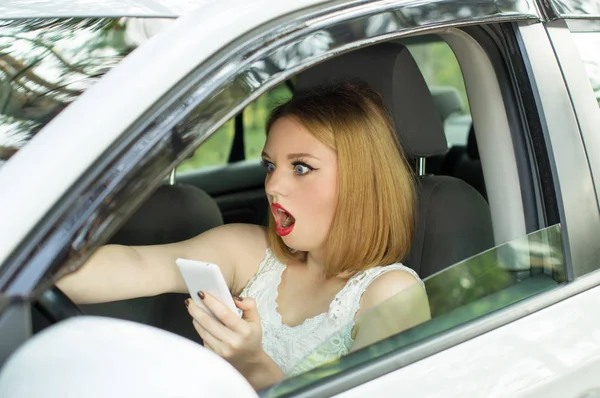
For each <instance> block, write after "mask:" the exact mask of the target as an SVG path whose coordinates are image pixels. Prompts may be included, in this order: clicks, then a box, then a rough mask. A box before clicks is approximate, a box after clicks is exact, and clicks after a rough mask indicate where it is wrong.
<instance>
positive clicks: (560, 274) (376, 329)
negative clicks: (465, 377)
mask: <svg viewBox="0 0 600 398" xmlns="http://www.w3.org/2000/svg"><path fill="white" fill-rule="evenodd" d="M566 280H567V279H566V271H565V262H564V258H563V249H562V240H561V227H560V225H554V226H551V227H548V228H546V229H542V230H539V231H536V232H533V233H531V234H529V235H527V236H523V237H521V238H518V239H515V240H513V241H510V242H508V243H505V244H503V245H500V246H497V247H495V248H493V249H490V250H487V251H485V252H483V253H480V254H479V255H476V256H473V257H471V258H469V259H466V260H464V261H461V262H459V263H457V264H454V265H453V266H451V267H449V268H447V269H445V270H443V271H441V272H439V273H437V274H435V275H432V276H430V277H428V278H426V279H425V280H424V284H425V289H426V291H427V297H428V300H429V306H430V310H431V319H430V320H429V321H426V322H424V323H421V324H419V325H417V326H415V327H412V328H410V329H406V330H394V327H395V325H398V324H402V322H397V318H398V317H402V316H403V314H405V313H406V310H407V309H406V308H405V306H406V303H407V302H410V301H411V297H413V296H414V295H415V293H416V290H417V289H422V287H421V285H420V284H415V285H413V286H412V287H411V288H409V289H406V290H404V291H402V292H400V293H399V294H397V295H396V296H394V297H392V298H391V299H388V300H386V301H385V302H383V303H381V304H379V305H378V306H377V307H375V308H373V309H372V310H370V311H367V312H366V313H364V314H363V315H361V316H360V317H357V318H356V319H355V325H354V328H355V329H357V330H358V329H363V328H366V329H367V330H369V329H370V330H371V333H370V334H371V335H372V336H374V340H375V341H374V342H373V343H372V344H370V345H368V346H365V347H363V348H360V349H358V350H354V349H352V350H351V352H350V353H349V354H348V355H346V356H343V357H341V358H340V359H338V360H335V361H333V362H330V363H327V364H325V365H322V366H318V367H315V364H316V363H318V362H319V357H320V356H321V354H320V353H321V350H323V349H327V347H329V346H330V345H331V341H332V340H335V339H339V338H340V335H339V333H336V334H334V335H333V336H331V337H330V338H329V339H328V340H327V341H325V342H324V343H323V344H322V345H320V346H319V347H317V348H316V349H315V350H314V351H312V352H311V353H310V354H309V355H308V356H307V357H305V358H304V359H303V360H302V361H300V363H298V364H297V365H296V368H295V369H294V370H293V371H292V374H297V376H295V377H291V378H288V379H285V380H283V381H282V382H280V383H278V384H276V385H274V386H273V387H271V388H270V389H269V390H265V396H268V397H274V396H281V395H285V394H287V393H290V392H293V391H298V390H300V389H302V388H304V387H307V386H309V385H311V384H313V383H315V382H317V381H320V380H323V379H325V378H326V379H330V378H333V377H337V376H340V375H342V374H343V373H344V372H346V371H348V370H350V369H355V368H357V367H361V366H363V365H365V364H367V363H370V362H372V361H374V360H377V359H379V358H382V357H384V356H387V355H390V354H399V353H402V352H403V351H405V350H406V349H408V348H409V347H414V346H415V345H418V344H419V343H421V342H423V341H425V340H430V339H432V338H434V339H444V333H445V332H447V331H450V330H452V329H454V328H457V327H460V326H461V325H466V324H469V323H471V322H474V321H476V320H478V319H482V318H484V317H486V316H493V313H494V312H496V311H499V310H502V309H505V308H508V307H510V306H511V305H513V304H515V303H518V302H519V301H521V300H525V299H527V298H529V297H532V296H534V295H537V294H540V293H542V292H545V291H548V290H550V289H553V288H555V287H557V286H558V285H559V284H562V283H564V282H566Z"/></svg>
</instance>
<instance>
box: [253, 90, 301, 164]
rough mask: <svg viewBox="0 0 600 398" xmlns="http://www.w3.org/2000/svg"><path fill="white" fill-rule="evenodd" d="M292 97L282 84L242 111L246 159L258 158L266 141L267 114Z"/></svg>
mask: <svg viewBox="0 0 600 398" xmlns="http://www.w3.org/2000/svg"><path fill="white" fill-rule="evenodd" d="M291 97H292V92H291V90H290V89H289V88H288V87H287V86H286V85H285V83H284V84H280V85H279V86H277V87H275V88H274V89H272V90H270V91H268V92H266V93H264V94H263V95H261V96H260V97H258V99H257V100H256V101H254V102H253V103H251V104H250V105H248V106H247V107H246V109H244V145H245V147H244V152H245V155H246V159H257V158H259V157H260V154H261V152H262V149H263V146H264V145H265V141H266V139H267V135H266V131H265V125H266V123H267V117H268V115H269V112H270V111H271V110H272V109H273V108H274V107H275V106H277V105H279V104H281V103H283V102H285V101H287V100H288V99H290V98H291Z"/></svg>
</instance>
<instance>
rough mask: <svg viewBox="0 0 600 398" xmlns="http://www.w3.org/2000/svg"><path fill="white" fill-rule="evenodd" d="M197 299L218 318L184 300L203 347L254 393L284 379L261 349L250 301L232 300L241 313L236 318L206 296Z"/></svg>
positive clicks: (258, 323) (279, 370) (257, 320)
mask: <svg viewBox="0 0 600 398" xmlns="http://www.w3.org/2000/svg"><path fill="white" fill-rule="evenodd" d="M199 296H203V297H200V298H201V299H202V301H203V302H204V304H205V305H206V306H207V307H208V308H209V309H210V310H211V312H212V313H213V314H215V316H216V317H217V318H218V319H219V320H216V319H214V318H213V317H212V316H210V315H209V314H208V313H207V312H206V311H204V310H203V309H202V308H200V307H199V306H198V305H196V303H194V302H193V301H192V300H190V299H188V300H186V306H187V308H188V312H189V313H190V315H191V316H192V318H193V319H194V320H193V324H194V328H195V329H196V331H197V332H198V334H199V335H200V337H201V338H202V340H203V341H204V345H205V347H207V348H209V349H211V350H212V351H214V352H215V353H217V354H218V355H220V356H221V357H223V358H224V359H226V360H227V361H228V362H229V363H231V364H232V365H233V366H234V367H235V368H236V369H237V370H238V371H239V372H240V373H241V374H243V375H244V377H246V379H247V380H248V381H249V382H250V384H251V385H252V387H254V388H255V389H256V390H258V389H261V388H264V387H267V386H269V385H271V384H274V383H276V382H278V381H279V380H281V379H283V378H284V377H285V374H284V373H283V371H282V370H281V369H280V368H279V366H278V365H277V364H276V363H275V361H273V360H272V359H271V357H269V355H267V353H266V352H265V351H264V350H263V348H262V327H261V325H260V317H259V315H258V310H257V309H256V302H255V301H254V300H253V299H251V298H244V299H242V298H240V297H235V300H234V301H235V303H236V306H237V307H238V308H239V309H241V310H242V311H243V313H244V314H243V316H242V318H240V317H239V316H238V315H237V314H235V313H233V312H232V311H231V310H230V309H229V308H227V307H226V306H225V305H224V304H223V303H221V302H220V301H219V300H218V299H216V298H215V297H214V296H212V295H211V294H210V293H202V294H199ZM219 321H220V322H219Z"/></svg>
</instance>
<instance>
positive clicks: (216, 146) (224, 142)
mask: <svg viewBox="0 0 600 398" xmlns="http://www.w3.org/2000/svg"><path fill="white" fill-rule="evenodd" d="M291 96H292V92H291V90H290V89H289V88H288V87H287V86H286V85H285V84H281V85H279V86H277V87H275V88H273V89H272V90H270V91H268V92H266V93H264V94H263V95H261V96H260V97H258V99H257V100H256V101H254V102H252V103H251V104H250V105H248V106H247V107H246V108H244V115H243V120H244V156H245V159H258V158H260V154H261V152H262V149H263V146H264V145H265V140H266V139H267V135H266V132H265V125H266V122H267V117H268V115H269V112H270V111H271V109H273V108H274V107H275V106H277V105H278V104H280V103H283V102H285V101H286V100H288V99H289V98H291ZM234 135H235V118H232V119H230V120H229V121H228V122H227V123H225V124H224V125H223V127H221V128H220V129H219V130H217V131H216V132H215V133H214V135H212V136H211V137H210V138H209V139H208V140H206V142H204V143H203V144H202V145H200V147H198V149H197V150H196V152H195V153H194V155H193V156H192V157H191V158H190V159H188V160H186V161H184V162H182V163H181V164H180V165H179V167H178V168H177V170H178V171H191V170H197V169H202V168H204V167H209V166H218V165H224V164H227V163H228V161H229V154H230V153H231V147H232V145H233V139H234Z"/></svg>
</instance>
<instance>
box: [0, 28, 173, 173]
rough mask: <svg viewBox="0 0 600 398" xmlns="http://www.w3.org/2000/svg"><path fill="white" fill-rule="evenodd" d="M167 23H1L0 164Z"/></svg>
mask: <svg viewBox="0 0 600 398" xmlns="http://www.w3.org/2000/svg"><path fill="white" fill-rule="evenodd" d="M170 21H171V20H163V19H158V18H134V19H129V18H76V19H75V18H69V19H56V18H51V19H20V20H4V21H3V20H0V166H1V165H2V164H3V163H4V162H7V161H8V159H9V158H10V157H11V156H12V155H13V154H14V153H16V151H17V150H18V149H20V148H22V147H23V146H24V145H25V144H26V143H27V142H28V141H29V140H30V139H31V138H32V137H33V136H34V135H35V134H36V133H37V132H38V131H40V130H41V129H42V127H44V126H45V125H46V123H48V122H49V121H50V120H52V119H53V118H54V117H55V116H56V115H58V113H60V112H61V111H62V110H63V109H65V108H66V107H67V106H68V105H69V104H70V103H71V102H73V101H74V100H75V99H76V98H77V97H78V96H80V95H81V94H82V93H83V92H84V91H85V90H87V89H88V88H89V87H90V86H91V85H92V84H93V83H95V82H96V81H97V80H98V79H99V78H100V77H102V76H103V75H104V74H105V73H106V72H107V71H109V70H110V69H111V68H113V67H114V66H115V65H117V64H118V63H119V62H120V61H121V60H122V59H123V58H124V57H125V56H126V55H127V54H129V53H130V52H131V51H132V50H133V49H134V48H136V47H137V46H139V45H140V44H141V43H143V42H145V41H146V40H148V39H149V38H150V36H152V34H154V33H155V32H156V31H158V30H160V29H161V28H162V26H163V25H165V24H167V23H169V22H170ZM149 28H152V29H149Z"/></svg>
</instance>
